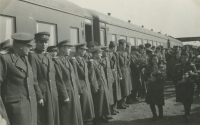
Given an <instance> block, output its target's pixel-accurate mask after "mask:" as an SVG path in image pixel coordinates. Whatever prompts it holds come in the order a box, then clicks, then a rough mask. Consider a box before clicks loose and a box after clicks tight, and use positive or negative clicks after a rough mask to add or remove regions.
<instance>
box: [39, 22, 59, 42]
mask: <svg viewBox="0 0 200 125" xmlns="http://www.w3.org/2000/svg"><path fill="white" fill-rule="evenodd" d="M44 31H45V32H49V33H50V38H49V46H53V45H56V43H57V31H56V25H55V24H49V23H43V22H37V23H36V32H37V33H38V32H44Z"/></svg>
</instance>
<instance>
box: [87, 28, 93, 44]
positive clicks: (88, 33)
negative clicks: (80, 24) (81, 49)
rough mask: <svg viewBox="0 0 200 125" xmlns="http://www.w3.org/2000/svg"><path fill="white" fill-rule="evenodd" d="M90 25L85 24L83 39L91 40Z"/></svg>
mask: <svg viewBox="0 0 200 125" xmlns="http://www.w3.org/2000/svg"><path fill="white" fill-rule="evenodd" d="M92 39H93V37H92V26H91V25H85V41H86V42H90V41H92Z"/></svg>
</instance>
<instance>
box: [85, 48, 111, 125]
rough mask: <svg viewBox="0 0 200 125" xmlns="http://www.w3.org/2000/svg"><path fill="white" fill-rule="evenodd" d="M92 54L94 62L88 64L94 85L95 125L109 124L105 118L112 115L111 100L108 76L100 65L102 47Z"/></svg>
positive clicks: (93, 50)
mask: <svg viewBox="0 0 200 125" xmlns="http://www.w3.org/2000/svg"><path fill="white" fill-rule="evenodd" d="M91 53H92V59H93V60H90V62H89V64H88V65H89V80H90V83H92V84H93V85H92V89H93V93H92V96H93V103H94V111H95V119H94V124H95V125H98V124H99V123H100V122H108V120H107V119H106V118H105V117H104V116H107V115H110V105H109V104H110V100H109V90H108V86H107V85H108V84H107V80H106V75H105V72H104V69H103V66H102V65H101V64H100V61H101V56H102V50H101V47H100V46H98V47H94V48H93V49H92V50H91Z"/></svg>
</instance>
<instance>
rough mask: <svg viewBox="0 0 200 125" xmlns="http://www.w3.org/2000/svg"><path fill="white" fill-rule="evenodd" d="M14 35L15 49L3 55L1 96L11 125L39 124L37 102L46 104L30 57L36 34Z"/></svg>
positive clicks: (0, 80) (0, 72)
mask: <svg viewBox="0 0 200 125" xmlns="http://www.w3.org/2000/svg"><path fill="white" fill-rule="evenodd" d="M12 38H13V46H12V48H10V49H9V50H8V52H7V53H4V54H2V55H0V67H1V68H0V85H1V91H2V92H1V94H2V95H1V97H2V100H3V102H4V105H5V108H6V112H7V115H8V118H9V121H10V124H11V125H27V124H29V125H37V102H38V103H39V105H43V104H44V103H43V96H42V93H41V91H40V89H39V86H38V83H37V81H34V75H33V72H32V70H33V69H32V68H31V66H30V64H29V62H28V59H27V55H28V53H29V51H30V48H31V47H32V45H33V39H34V35H33V34H29V33H15V34H13V35H12Z"/></svg>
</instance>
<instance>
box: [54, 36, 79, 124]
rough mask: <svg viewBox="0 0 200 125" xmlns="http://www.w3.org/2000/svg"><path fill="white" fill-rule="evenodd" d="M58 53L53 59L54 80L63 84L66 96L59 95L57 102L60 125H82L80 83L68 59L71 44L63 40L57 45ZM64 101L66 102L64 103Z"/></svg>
mask: <svg viewBox="0 0 200 125" xmlns="http://www.w3.org/2000/svg"><path fill="white" fill-rule="evenodd" d="M57 47H58V49H59V52H58V58H54V59H53V60H54V62H55V69H56V71H57V72H58V74H56V80H57V82H58V83H59V85H60V84H64V88H65V89H66V90H64V91H66V92H67V95H66V94H61V97H60V100H59V109H60V125H83V118H82V112H81V105H80V100H79V95H80V94H81V93H82V92H81V90H80V83H79V80H77V79H78V77H77V74H76V72H75V70H74V68H73V66H72V64H71V63H70V60H69V59H68V56H69V55H70V52H71V47H73V46H72V44H71V43H70V41H69V40H64V41H61V42H60V43H58V45H57ZM64 100H66V101H64Z"/></svg>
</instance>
